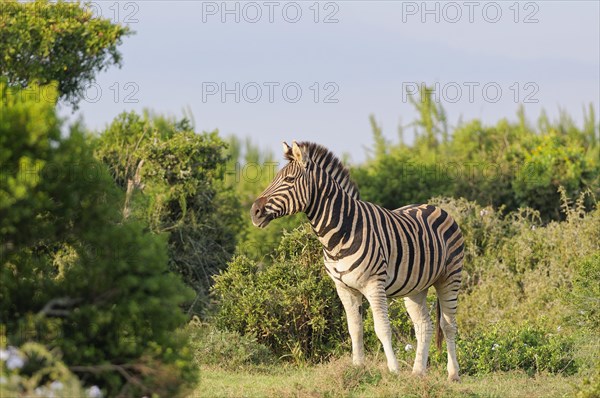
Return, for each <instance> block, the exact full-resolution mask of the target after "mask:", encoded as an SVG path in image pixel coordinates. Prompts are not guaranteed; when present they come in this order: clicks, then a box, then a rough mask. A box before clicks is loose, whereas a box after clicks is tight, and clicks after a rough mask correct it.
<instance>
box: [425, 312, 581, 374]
mask: <svg viewBox="0 0 600 398" xmlns="http://www.w3.org/2000/svg"><path fill="white" fill-rule="evenodd" d="M457 344H458V346H459V347H460V350H458V361H459V363H460V367H461V371H462V372H463V373H465V374H471V375H474V374H486V373H490V372H497V371H509V370H517V369H520V370H524V371H526V372H527V373H528V374H530V375H533V374H535V373H539V372H551V373H562V374H566V375H571V374H574V373H575V372H576V371H577V369H578V366H577V365H578V364H577V363H576V362H575V360H574V341H573V338H572V337H570V336H567V335H564V334H553V333H548V332H547V331H546V330H544V329H542V328H540V327H536V326H532V325H529V324H523V325H515V324H511V323H510V322H508V321H507V322H506V323H504V324H495V325H488V326H487V327H486V328H485V329H483V328H482V329H479V330H478V331H477V332H474V333H469V332H467V333H464V334H462V335H461V336H460V338H459V339H458V340H457ZM436 359H437V361H438V363H440V364H445V363H446V358H445V355H443V356H442V355H435V356H434V357H433V358H432V361H435V360H436Z"/></svg>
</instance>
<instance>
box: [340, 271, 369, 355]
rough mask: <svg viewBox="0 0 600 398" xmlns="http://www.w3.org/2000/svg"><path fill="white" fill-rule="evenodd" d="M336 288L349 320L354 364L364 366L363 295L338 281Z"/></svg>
mask: <svg viewBox="0 0 600 398" xmlns="http://www.w3.org/2000/svg"><path fill="white" fill-rule="evenodd" d="M335 287H336V290H337V293H338V296H339V297H340V300H341V302H342V304H343V305H344V310H345V311H346V318H347V319H348V331H349V332H350V339H351V340H352V363H353V364H354V365H357V366H362V365H364V363H365V349H364V344H363V320H362V299H363V295H362V293H361V292H359V291H358V290H354V289H350V288H349V287H347V286H345V285H344V284H342V283H340V282H338V281H336V283H335Z"/></svg>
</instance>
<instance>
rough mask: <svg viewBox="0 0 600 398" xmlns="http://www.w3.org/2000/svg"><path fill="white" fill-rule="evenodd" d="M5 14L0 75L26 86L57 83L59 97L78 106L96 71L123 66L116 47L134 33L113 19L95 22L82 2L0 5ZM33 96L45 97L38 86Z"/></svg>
mask: <svg viewBox="0 0 600 398" xmlns="http://www.w3.org/2000/svg"><path fill="white" fill-rule="evenodd" d="M0 13H1V14H2V20H1V21H0V54H2V55H1V56H0V75H1V76H5V77H7V78H8V82H9V84H10V85H21V86H22V87H28V86H30V85H31V83H33V82H34V81H37V82H38V83H39V84H42V85H44V84H48V83H50V82H52V81H56V82H58V91H59V93H60V98H61V99H67V100H68V101H70V102H71V103H72V104H74V105H76V104H77V102H78V101H79V99H80V98H81V96H82V95H83V94H84V92H85V89H86V86H87V85H88V84H90V83H91V82H93V81H94V77H95V75H96V73H97V72H100V71H102V70H105V69H107V68H108V67H110V66H111V65H113V64H116V65H120V63H121V54H120V53H119V51H117V46H119V45H120V44H121V41H122V39H123V37H125V36H127V35H128V34H130V31H129V29H128V28H126V27H123V26H120V25H115V24H112V23H111V21H110V20H108V19H103V18H94V17H93V15H92V12H91V11H90V10H85V8H84V7H82V5H81V4H80V3H79V2H64V1H59V2H56V3H54V2H49V1H47V0H36V1H33V2H18V1H16V0H8V1H3V2H2V4H0ZM35 87H36V88H37V86H35ZM30 93H32V94H34V95H38V96H39V95H40V92H38V91H35V90H34V89H33V87H30ZM38 98H41V99H42V100H43V101H45V100H47V101H49V102H53V101H52V99H51V98H47V97H38Z"/></svg>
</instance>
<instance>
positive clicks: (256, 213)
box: [250, 196, 274, 228]
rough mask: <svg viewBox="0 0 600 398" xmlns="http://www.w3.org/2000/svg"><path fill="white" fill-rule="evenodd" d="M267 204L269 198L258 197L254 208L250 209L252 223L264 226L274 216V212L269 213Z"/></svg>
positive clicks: (256, 225) (260, 226) (253, 205)
mask: <svg viewBox="0 0 600 398" xmlns="http://www.w3.org/2000/svg"><path fill="white" fill-rule="evenodd" d="M266 204H267V198H265V197H264V196H263V197H260V198H258V199H256V201H255V202H254V203H253V204H252V208H251V209H250V217H251V218H252V224H254V226H255V227H259V228H264V227H266V226H267V225H269V223H270V222H271V220H272V219H273V218H274V217H273V215H272V214H270V213H268V212H267V211H266V209H265V205H266Z"/></svg>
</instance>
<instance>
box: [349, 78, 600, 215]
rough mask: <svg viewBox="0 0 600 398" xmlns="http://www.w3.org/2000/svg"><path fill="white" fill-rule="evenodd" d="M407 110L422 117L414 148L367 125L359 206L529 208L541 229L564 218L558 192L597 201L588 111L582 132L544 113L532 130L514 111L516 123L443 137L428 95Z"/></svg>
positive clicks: (472, 127) (464, 127)
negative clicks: (437, 202) (368, 144)
mask: <svg viewBox="0 0 600 398" xmlns="http://www.w3.org/2000/svg"><path fill="white" fill-rule="evenodd" d="M411 103H413V105H414V106H415V107H416V109H417V111H418V112H419V115H420V116H419V118H418V119H417V120H416V121H415V122H414V123H412V125H413V126H414V127H415V141H414V143H413V145H410V146H409V145H406V144H404V142H402V141H401V142H400V143H398V144H396V145H393V144H390V143H389V142H387V141H385V140H384V139H383V136H382V132H381V129H380V128H379V127H378V126H377V125H376V124H375V123H374V119H373V118H371V124H372V128H373V140H374V144H373V145H374V148H375V151H374V152H375V156H374V157H372V158H371V159H369V160H368V161H367V162H366V163H364V164H361V165H358V166H356V167H354V169H353V170H352V174H353V177H354V179H355V181H356V182H357V184H358V186H359V188H360V191H361V197H362V198H363V199H364V200H368V201H370V202H374V203H377V204H380V205H382V206H384V207H387V208H390V209H395V208H398V207H401V206H403V205H407V204H411V203H422V202H426V201H427V200H428V199H429V198H432V197H435V196H444V197H454V198H466V199H468V200H470V201H476V202H477V203H479V204H480V205H482V206H488V205H492V206H493V207H495V208H499V207H501V206H504V207H505V208H506V210H508V211H516V210H518V209H519V208H524V207H530V208H532V209H534V210H537V211H539V213H540V217H541V218H542V220H543V221H544V222H547V221H549V220H558V219H561V217H562V216H563V215H562V213H561V211H560V203H561V201H560V200H561V199H560V193H559V191H558V189H559V187H563V188H564V189H565V190H566V195H567V196H569V197H577V196H578V195H579V194H580V193H581V192H584V191H586V190H588V189H590V190H591V191H592V192H593V193H594V194H595V195H596V196H598V195H599V194H600V179H599V176H600V160H599V159H600V157H599V156H598V154H599V153H600V147H599V146H598V139H597V136H598V132H599V127H598V122H597V120H596V118H595V115H594V112H593V108H592V107H590V112H589V114H586V115H585V122H584V126H583V128H578V127H577V126H575V125H574V123H573V122H572V120H571V119H570V117H569V116H568V115H566V114H562V115H561V118H560V119H559V120H558V121H557V122H554V123H551V122H550V121H549V120H548V119H547V117H546V116H545V114H544V113H543V114H542V116H540V121H539V123H538V125H539V127H538V130H534V129H533V128H532V127H530V126H529V124H528V122H527V120H526V118H525V114H524V112H523V109H520V110H519V113H518V120H517V121H516V122H514V123H511V122H509V121H507V120H505V119H503V120H500V121H499V122H498V123H496V125H491V126H485V125H483V124H482V123H481V121H479V120H476V119H475V120H472V121H470V122H467V123H462V124H460V125H459V126H457V127H456V128H455V129H454V131H453V133H452V136H451V137H448V133H447V126H446V117H445V114H444V111H443V109H441V107H440V106H439V105H436V104H435V101H434V100H433V99H432V97H431V92H430V91H429V90H428V89H426V88H423V89H422V90H421V97H420V98H419V99H415V98H412V99H411ZM382 148H383V149H382ZM589 205H590V202H587V203H586V206H588V207H587V208H588V209H589Z"/></svg>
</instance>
